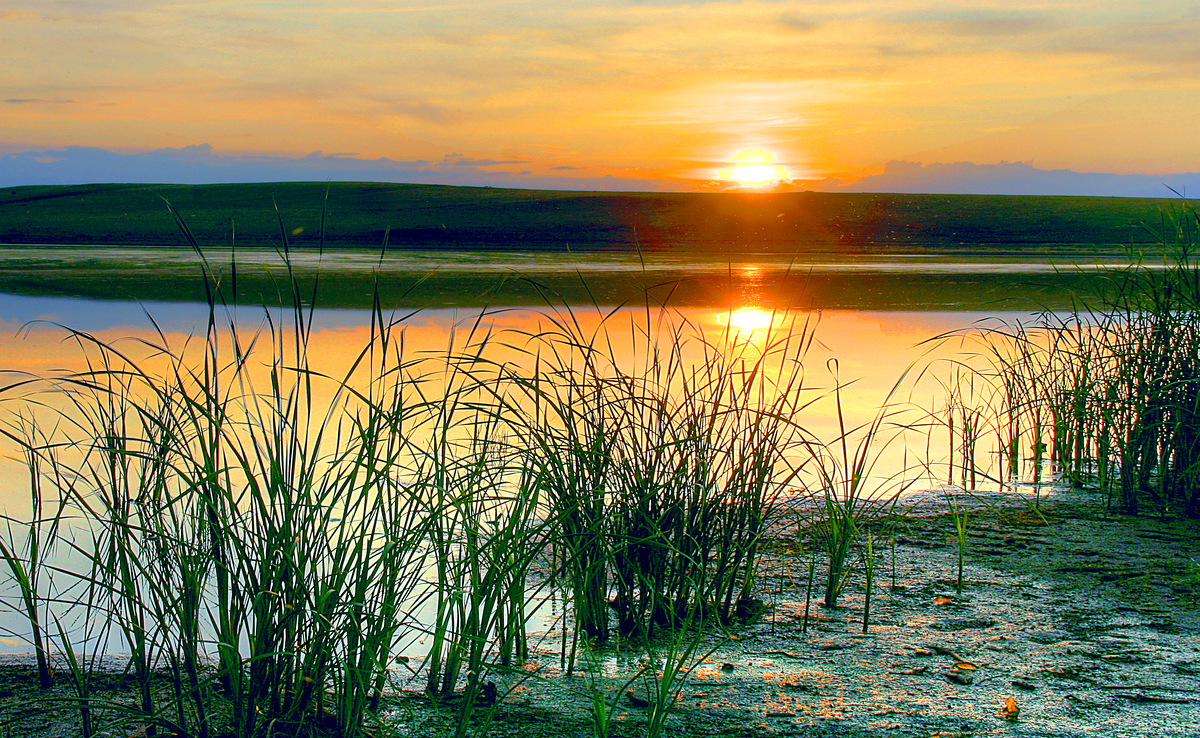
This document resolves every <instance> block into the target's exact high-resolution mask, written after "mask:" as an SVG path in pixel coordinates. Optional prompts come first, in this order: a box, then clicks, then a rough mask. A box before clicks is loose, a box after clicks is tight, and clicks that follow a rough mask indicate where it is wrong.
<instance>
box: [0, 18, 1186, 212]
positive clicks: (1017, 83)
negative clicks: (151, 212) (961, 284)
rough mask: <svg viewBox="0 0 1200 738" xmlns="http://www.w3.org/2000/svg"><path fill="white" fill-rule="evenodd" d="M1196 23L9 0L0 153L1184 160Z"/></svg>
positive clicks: (693, 167) (0, 85) (828, 165)
mask: <svg viewBox="0 0 1200 738" xmlns="http://www.w3.org/2000/svg"><path fill="white" fill-rule="evenodd" d="M1197 38H1200V10H1198V8H1197V6H1196V5H1195V3H1191V2H1182V1H1180V0H1159V1H1157V2H1154V3H1146V2H1144V1H1143V0H1137V1H1131V0H1112V1H1110V2H1085V1H1082V0H1045V1H1043V2H1021V1H1019V0H1018V1H1016V2H986V1H983V2H952V1H942V2H927V1H925V0H886V1H885V0H843V1H838V2H834V1H832V0H827V1H823V2H789V1H786V0H785V1H783V2H703V1H699V2H675V1H673V0H638V1H632V0H607V1H605V2H599V1H598V0H566V1H563V2H554V3H551V2H543V1H537V2H520V1H512V2H485V3H457V2H438V1H437V0H432V1H428V0H420V1H418V0H304V1H300V0H288V1H285V0H236V1H234V0H6V2H5V3H4V4H3V9H0V153H7V152H19V151H29V150H44V149H52V148H57V147H63V146H70V145H76V146H95V147H103V148H106V149H111V150H115V151H145V150H149V149H154V148H159V147H182V146H188V145H195V144H203V143H207V144H211V145H212V147H213V148H214V150H215V151H216V152H218V153H221V154H225V155H241V154H272V155H284V156H303V155H305V154H308V153H310V152H313V151H323V152H325V153H326V154H327V155H328V154H334V153H338V154H346V155H353V156H355V157H358V158H363V159H374V158H377V157H388V158H391V159H397V160H433V161H436V160H442V159H443V158H444V157H447V156H449V155H461V156H462V157H465V158H468V159H470V160H474V161H476V162H478V165H479V166H480V167H483V168H486V170H487V171H489V172H503V173H507V174H511V175H521V176H529V177H546V176H550V175H553V176H556V177H563V178H568V179H580V180H588V179H595V178H599V177H603V176H605V175H611V176H613V177H618V178H622V179H625V180H634V181H639V182H644V183H645V188H646V189H683V190H689V189H704V188H707V187H711V186H712V182H713V181H714V180H717V179H718V174H717V172H718V170H719V169H720V168H723V167H728V166H729V160H730V159H732V158H733V157H734V155H735V154H737V153H738V152H739V151H742V150H745V149H751V148H755V149H762V150H764V151H767V152H770V153H771V154H773V155H774V158H775V160H776V162H777V163H778V164H779V165H781V166H782V167H784V169H785V170H786V171H787V172H788V174H789V176H790V177H792V178H793V179H794V180H797V181H798V182H811V181H815V180H820V179H823V178H825V177H838V178H843V179H846V178H851V179H852V178H854V177H856V176H860V175H861V174H863V173H866V172H872V171H878V170H879V169H880V167H881V166H882V165H883V164H884V163H885V162H887V161H890V160H907V161H914V162H923V163H934V162H958V161H968V162H974V163H977V164H991V163H997V162H1000V161H1031V162H1032V163H1033V164H1034V165H1035V166H1037V167H1040V168H1043V169H1054V168H1069V169H1074V170H1076V171H1093V172H1095V171H1099V172H1116V173H1140V174H1154V175H1159V174H1165V173H1172V172H1185V171H1191V172H1194V171H1200V142H1198V141H1197V137H1196V136H1195V135H1194V132H1193V130H1192V129H1193V127H1194V121H1196V120H1198V119H1200V94H1198V92H1200V90H1198V89H1197V86H1198V82H1200V54H1197V52H1196V50H1197V48H1200V47H1198V46H1197V43H1196V39H1197ZM523 173H524V174H523Z"/></svg>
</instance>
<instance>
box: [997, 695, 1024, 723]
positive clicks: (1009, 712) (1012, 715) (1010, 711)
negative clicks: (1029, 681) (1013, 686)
mask: <svg viewBox="0 0 1200 738" xmlns="http://www.w3.org/2000/svg"><path fill="white" fill-rule="evenodd" d="M1019 714H1021V708H1019V707H1017V701H1016V700H1015V699H1013V698H1012V697H1008V698H1006V699H1005V700H1004V709H1002V710H1000V712H998V713H996V715H997V716H999V717H1002V718H1004V719H1005V720H1016V719H1017V715H1019Z"/></svg>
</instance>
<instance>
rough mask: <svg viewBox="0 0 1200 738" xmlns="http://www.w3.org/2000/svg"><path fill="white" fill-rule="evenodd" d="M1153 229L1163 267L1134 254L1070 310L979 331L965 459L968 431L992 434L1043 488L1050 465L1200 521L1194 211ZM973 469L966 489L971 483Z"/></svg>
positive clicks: (1127, 504) (1179, 211)
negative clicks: (976, 385)
mask: <svg viewBox="0 0 1200 738" xmlns="http://www.w3.org/2000/svg"><path fill="white" fill-rule="evenodd" d="M1158 232H1159V233H1160V238H1161V241H1162V244H1161V260H1160V261H1159V262H1158V263H1153V262H1150V261H1148V260H1147V259H1146V257H1145V255H1135V256H1136V257H1137V258H1135V259H1134V260H1133V261H1132V263H1131V265H1130V266H1128V267H1113V268H1108V269H1107V270H1105V271H1103V272H1102V276H1103V280H1102V282H1101V284H1100V287H1099V288H1098V289H1097V290H1096V291H1095V292H1094V293H1091V294H1084V295H1078V296H1077V301H1076V303H1075V307H1074V309H1072V310H1070V311H1065V312H1063V311H1060V312H1057V313H1045V314H1042V315H1040V316H1037V317H1035V318H1034V319H1032V320H1029V321H1021V322H1013V323H1005V324H999V325H992V326H988V327H985V328H983V329H981V330H980V332H979V333H980V336H981V339H982V348H981V349H980V350H979V355H980V356H982V357H983V358H984V359H985V361H984V362H983V365H982V367H979V366H976V367H975V368H974V373H973V374H971V375H970V376H971V377H973V379H972V380H971V382H975V381H982V382H983V387H985V388H988V389H987V391H985V392H982V393H981V392H976V396H977V400H976V402H974V403H966V402H963V403H960V404H961V406H962V407H964V408H965V407H970V408H971V410H970V412H971V417H975V418H976V421H975V425H974V426H972V421H971V420H970V419H969V417H968V416H967V415H966V413H965V411H964V414H963V419H962V420H960V422H961V423H962V427H961V429H960V434H962V439H963V441H962V446H963V449H964V450H963V453H962V454H961V456H960V458H962V459H963V463H969V459H968V453H967V451H966V446H967V441H968V440H969V434H970V433H975V427H982V428H985V429H986V428H989V427H990V428H991V429H993V430H994V432H995V436H996V439H997V443H996V445H997V450H998V451H1000V454H1001V456H1002V457H1003V458H1004V459H1005V460H1006V466H1007V476H1008V477H1010V478H1014V479H1015V477H1017V476H1018V474H1019V472H1018V469H1019V468H1020V467H1021V463H1020V462H1021V461H1022V460H1023V458H1024V459H1030V460H1032V462H1033V463H1032V466H1031V467H1029V468H1028V470H1027V474H1026V476H1027V478H1032V482H1033V484H1034V485H1035V487H1036V486H1038V485H1040V483H1041V482H1042V481H1043V474H1045V471H1044V469H1043V462H1047V463H1049V464H1050V465H1051V467H1052V468H1051V470H1050V473H1051V474H1052V475H1053V477H1054V478H1060V479H1063V480H1064V481H1066V482H1067V483H1069V484H1071V485H1073V486H1076V487H1093V488H1096V489H1099V490H1100V491H1101V492H1102V493H1103V495H1104V497H1105V498H1106V499H1107V500H1108V501H1109V504H1110V505H1111V506H1113V507H1115V508H1117V509H1119V510H1121V511H1123V512H1126V513H1138V512H1139V511H1143V510H1145V509H1150V510H1154V511H1156V512H1159V513H1162V514H1184V515H1189V516H1196V515H1200V443H1198V441H1197V439H1198V437H1200V432H1198V429H1200V412H1198V411H1200V269H1198V268H1197V267H1198V265H1197V263H1196V260H1195V257H1196V244H1197V242H1198V241H1197V237H1198V235H1200V227H1198V221H1197V212H1196V211H1195V210H1194V209H1193V208H1192V207H1191V206H1190V205H1189V204H1187V203H1182V204H1180V205H1179V206H1178V207H1177V208H1176V209H1174V210H1171V211H1168V212H1165V213H1164V217H1163V220H1162V222H1161V223H1160V224H1159V225H1158ZM964 365H965V364H964ZM966 386H970V383H964V382H962V381H959V382H956V383H954V387H957V388H959V390H960V393H961V389H962V388H964V387H966ZM976 435H977V434H976ZM1022 439H1024V442H1023V443H1024V445H1023V447H1022ZM951 463H953V460H952V462H951ZM966 471H967V467H963V478H962V483H963V486H966V487H974V484H972V483H971V482H970V480H969V479H968V477H967V475H966ZM986 476H987V478H988V479H989V481H995V482H1001V481H1003V480H1002V477H1004V476H1005V474H1003V473H996V472H991V473H989V474H988V475H986Z"/></svg>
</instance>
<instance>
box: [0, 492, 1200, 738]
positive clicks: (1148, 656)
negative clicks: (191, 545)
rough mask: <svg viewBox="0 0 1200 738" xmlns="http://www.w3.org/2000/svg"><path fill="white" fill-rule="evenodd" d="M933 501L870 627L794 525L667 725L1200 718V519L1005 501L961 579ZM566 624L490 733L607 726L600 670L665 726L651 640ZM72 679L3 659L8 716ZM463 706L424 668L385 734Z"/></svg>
mask: <svg viewBox="0 0 1200 738" xmlns="http://www.w3.org/2000/svg"><path fill="white" fill-rule="evenodd" d="M915 512H917V513H918V514H917V515H914V516H909V517H906V518H904V519H903V520H901V521H899V522H898V523H897V524H896V526H895V527H894V529H888V530H880V531H878V533H879V535H878V537H877V538H876V546H877V548H876V557H877V559H876V568H875V584H874V588H873V592H872V599H871V608H870V613H871V614H870V623H869V628H868V632H867V633H866V634H863V632H862V617H863V604H864V600H865V592H864V589H863V577H862V572H861V570H856V571H855V572H854V573H853V574H852V575H851V577H850V579H849V580H848V582H847V585H846V589H845V591H844V592H843V595H842V597H841V600H840V601H839V604H840V606H839V607H837V608H835V609H826V608H823V607H821V606H820V604H819V603H818V600H819V598H820V596H821V595H820V593H819V592H818V591H817V590H818V589H819V585H818V584H817V583H814V589H813V596H812V601H811V603H809V608H808V609H809V620H808V628H807V632H804V627H803V626H804V619H805V617H804V614H805V608H806V602H805V600H806V591H807V572H808V563H807V562H808V559H807V557H804V556H801V555H799V554H797V553H796V552H797V551H799V550H801V546H800V543H801V542H799V541H796V540H794V539H791V538H789V537H788V535H787V533H786V531H785V532H784V533H783V534H782V535H781V537H780V538H779V539H778V540H777V541H775V542H774V545H773V547H772V551H771V553H770V554H768V556H767V558H766V560H764V562H763V565H762V568H761V570H760V576H761V585H762V587H761V592H760V597H761V598H762V600H763V601H764V604H765V605H766V611H765V613H763V615H762V616H761V618H759V619H756V620H754V621H752V622H748V623H744V624H739V625H734V626H732V627H731V628H729V629H728V631H726V632H725V633H720V634H713V635H711V636H706V639H705V641H704V643H703V645H702V646H701V647H700V649H698V651H697V654H698V657H699V656H700V655H704V654H708V653H709V651H710V650H711V654H709V655H707V656H706V657H705V658H703V660H702V661H700V662H699V663H698V664H697V665H696V666H695V668H694V669H693V670H692V671H691V673H690V674H688V676H687V677H686V678H685V679H683V681H682V683H681V688H680V692H679V698H678V701H677V702H676V703H675V705H674V707H673V709H672V710H671V712H670V714H669V715H668V716H667V718H666V722H665V725H664V730H663V733H662V734H663V735H665V736H701V735H705V736H707V735H726V736H747V737H749V736H868V735H870V736H920V737H921V738H932V736H941V738H949V737H950V736H992V735H1007V736H1048V737H1062V738H1067V737H1072V738H1074V737H1076V736H1093V735H1096V736H1099V735H1104V736H1109V735H1111V736H1200V521H1186V520H1184V521H1178V520H1168V521H1163V520H1159V519H1156V518H1152V517H1145V516H1143V517H1125V516H1118V515H1108V514H1106V513H1105V512H1104V510H1103V507H1102V506H1098V505H1096V504H1093V503H1090V502H1086V501H1068V502H1057V503H1054V504H1050V505H1043V506H1042V508H1041V509H1040V511H1034V510H1032V509H1030V508H1029V507H1028V506H1024V505H1017V506H989V507H987V508H985V509H981V510H977V511H975V512H974V513H972V515H971V517H970V520H969V529H968V533H969V536H968V542H967V548H966V552H965V566H964V577H963V579H964V581H963V588H962V592H961V594H960V593H958V592H956V584H957V581H956V579H957V566H958V548H957V542H956V541H955V540H954V539H953V533H954V522H953V520H952V519H951V518H950V517H949V516H947V515H944V514H943V515H939V514H931V515H924V514H919V513H920V512H922V511H921V510H917V511H915ZM893 540H894V546H893ZM820 577H821V563H820V561H819V560H818V562H817V579H818V580H819V579H820ZM559 638H560V633H559V632H557V631H551V632H548V633H545V634H542V640H541V641H538V640H536V639H535V640H534V641H533V646H534V647H535V649H536V650H537V651H538V653H536V654H535V656H534V657H533V658H532V659H531V661H530V663H529V664H528V665H527V666H526V667H525V669H524V670H522V671H519V672H515V673H513V674H507V675H505V674H493V675H491V678H493V679H495V681H496V683H497V685H498V686H499V688H500V694H501V699H500V700H499V701H498V702H497V703H496V704H495V705H491V706H486V707H485V706H479V707H477V708H476V710H475V713H476V715H475V717H474V718H473V720H472V722H473V724H472V726H471V734H478V733H477V731H480V730H486V734H487V735H490V736H501V737H504V738H508V737H510V736H521V737H522V738H541V737H542V736H546V737H549V736H572V737H574V736H579V737H581V738H582V737H585V736H591V735H593V734H594V732H593V727H592V717H591V713H590V711H591V704H592V702H591V699H592V697H591V695H592V691H593V690H598V691H599V692H600V693H602V694H603V695H604V696H605V697H606V698H607V699H608V700H610V701H611V700H615V702H614V703H612V704H613V708H614V709H613V711H612V718H613V722H612V726H611V730H610V732H609V734H610V735H614V736H641V735H645V732H646V722H647V710H646V708H644V707H639V706H637V705H636V704H635V702H636V701H637V697H638V696H639V692H640V691H642V690H645V689H646V686H645V685H644V684H643V682H642V681H641V680H634V681H633V682H632V684H631V685H630V687H631V688H632V689H633V692H634V695H633V699H631V698H630V697H629V696H628V695H626V694H623V693H622V692H621V690H622V689H624V688H625V685H626V683H627V682H628V680H629V679H630V678H631V677H632V676H634V675H635V674H637V673H638V672H639V671H641V670H643V669H645V668H646V666H647V662H646V661H644V659H645V658H646V652H645V651H644V650H642V649H637V648H626V649H608V650H606V651H604V652H602V653H599V654H597V655H596V656H595V658H590V659H584V658H582V657H581V658H580V659H579V662H578V663H577V665H576V669H575V671H574V673H573V674H572V675H571V676H568V675H567V674H566V673H565V671H564V670H563V669H562V668H561V665H560V660H559V656H558V654H557V647H558V643H559ZM539 644H540V646H539ZM552 649H553V652H552ZM658 655H659V656H660V657H662V656H663V655H665V648H662V647H660V648H659V649H658ZM698 657H697V658H698ZM108 666H110V667H111V668H110V669H108V671H109V673H107V674H105V675H102V677H103V678H102V679H100V680H99V682H98V683H97V685H96V687H97V697H98V698H100V699H102V700H111V701H113V702H123V701H127V698H129V699H130V700H131V699H132V695H131V694H127V690H126V689H125V688H124V680H123V679H122V678H121V677H120V674H119V672H120V670H121V668H122V667H121V665H120V664H117V663H116V662H115V661H112V662H110V663H109V664H108ZM59 681H60V683H61V682H64V681H65V679H63V678H61V676H60V680H59ZM163 688H164V689H167V688H169V687H168V685H167V683H166V682H165V681H164V685H163ZM69 696H70V695H69V691H68V689H67V687H66V685H65V684H64V685H62V686H56V687H55V688H54V689H53V690H51V691H50V692H48V693H42V692H40V691H39V690H37V688H36V677H35V675H34V673H33V671H32V669H31V667H30V666H29V665H28V663H23V662H21V661H20V659H18V660H17V661H15V662H4V663H0V735H21V736H61V735H77V734H78V725H77V715H76V713H75V710H74V707H73V705H72V704H71V703H70V702H69ZM1010 698H1011V699H1012V700H1013V701H1014V703H1008V700H1009V699H1010ZM1012 707H1015V708H1016V712H1015V714H1014V713H1013V710H1012V709H1011V708H1012ZM456 716H457V708H456V707H455V706H454V705H438V704H435V703H432V702H430V701H429V700H428V699H427V698H426V697H424V695H422V694H421V693H420V684H419V682H417V681H416V680H415V679H414V680H413V681H411V682H407V683H405V682H401V683H398V684H397V690H396V691H395V692H394V693H393V694H392V695H391V698H390V699H389V700H388V702H387V705H386V708H385V710H384V711H383V713H382V714H381V715H380V719H381V721H382V723H383V725H382V726H380V727H378V728H376V729H374V730H372V734H374V735H378V736H386V735H398V736H440V735H453V734H454V723H455V718H456ZM484 720H486V721H487V723H488V724H487V727H486V728H484V725H483V722H482V721H484ZM6 731H7V732H6ZM109 734H110V735H125V734H126V733H125V732H114V733H109Z"/></svg>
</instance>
